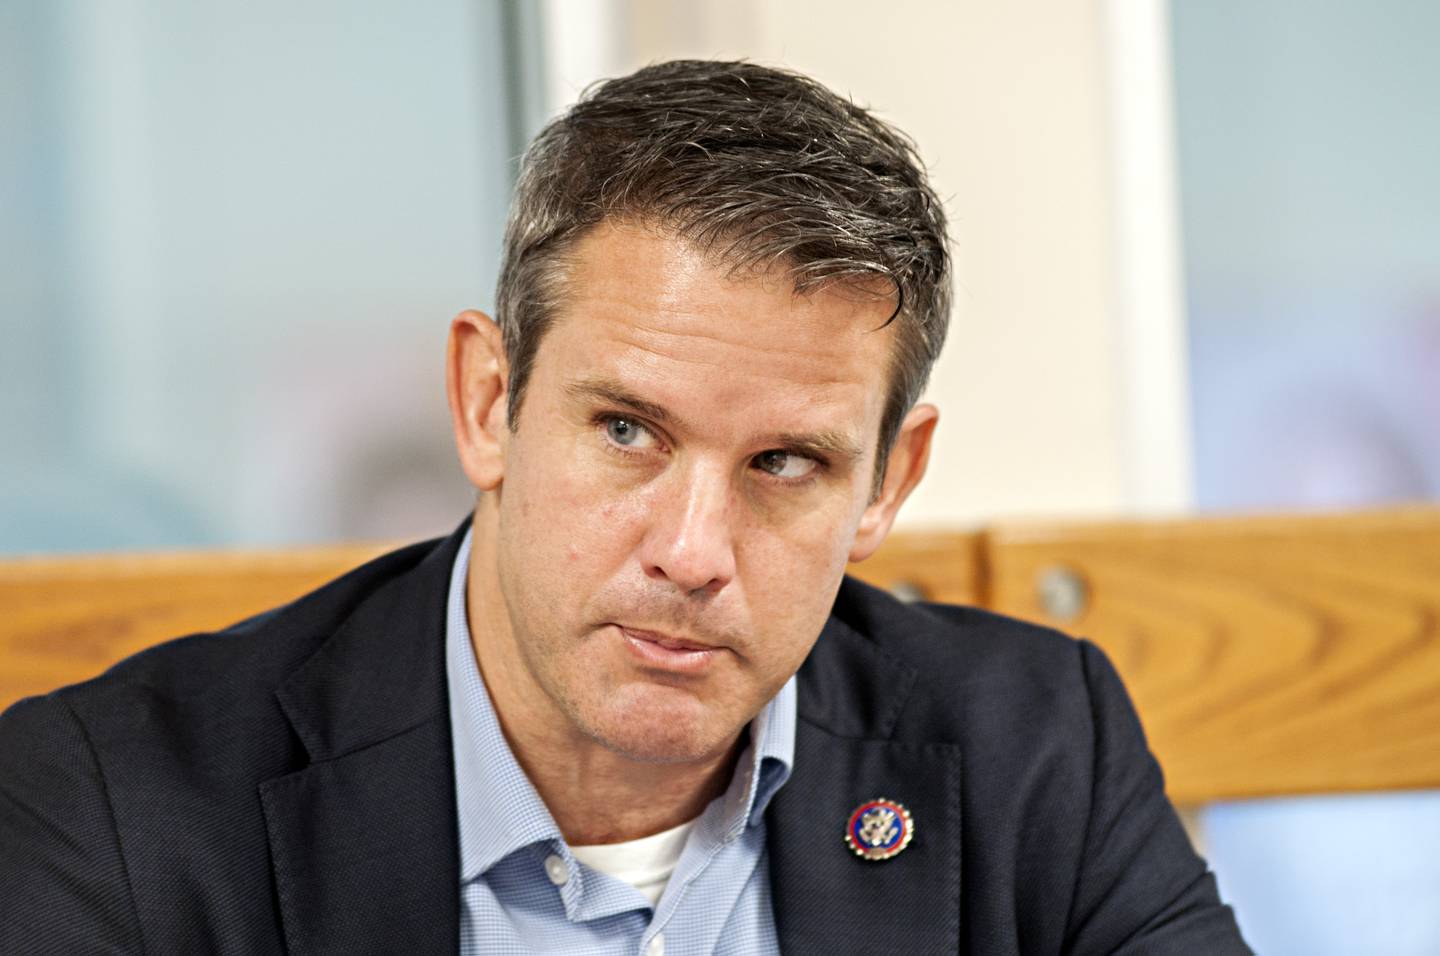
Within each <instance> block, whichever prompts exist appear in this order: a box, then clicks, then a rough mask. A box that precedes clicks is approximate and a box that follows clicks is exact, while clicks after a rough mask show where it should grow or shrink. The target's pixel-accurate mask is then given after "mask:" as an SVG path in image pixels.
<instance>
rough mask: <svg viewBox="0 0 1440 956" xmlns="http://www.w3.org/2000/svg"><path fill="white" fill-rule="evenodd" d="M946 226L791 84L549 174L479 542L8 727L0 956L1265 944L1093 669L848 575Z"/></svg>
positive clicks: (666, 100) (886, 459)
mask: <svg viewBox="0 0 1440 956" xmlns="http://www.w3.org/2000/svg"><path fill="white" fill-rule="evenodd" d="M948 281H949V280H948V273H947V259H946V252H945V236H944V221H943V216H942V214H941V211H940V205H939V203H938V201H937V200H936V198H935V196H934V194H933V193H932V192H931V190H930V188H929V187H928V185H927V184H926V182H925V179H924V176H923V174H922V172H921V171H920V167H919V164H918V162H917V160H916V159H915V157H914V155H913V152H912V150H911V147H910V146H909V144H908V142H907V141H906V140H905V139H904V138H903V137H901V136H900V135H899V134H898V133H896V132H895V131H894V130H892V129H890V128H889V127H887V126H886V125H884V124H883V123H881V122H879V121H878V120H876V119H875V118H874V117H873V116H871V115H869V114H868V113H866V112H865V111H864V110H861V109H859V108H857V107H855V106H854V105H852V104H850V103H848V102H846V101H844V100H841V99H839V98H837V97H835V96H834V95H833V94H831V93H829V92H828V91H826V90H824V89H823V88H821V87H820V86H818V85H817V84H815V83H813V82H812V81H810V80H807V79H805V78H803V77H800V76H796V75H793V74H789V73H783V72H779V71H775V70H769V69H765V68H761V67H757V66H753V65H748V64H738V63H701V62H677V63H668V64H661V65H658V66H654V67H649V68H647V69H644V70H641V71H640V72H638V73H636V74H634V75H632V76H630V77H626V78H623V79H619V80H614V81H611V82H609V83H606V84H604V85H602V86H600V87H599V88H598V89H596V90H595V91H594V92H593V93H592V94H591V95H590V96H589V97H587V98H586V99H585V100H583V101H582V102H581V103H580V104H578V105H577V106H576V107H574V108H573V109H572V110H570V111H569V112H568V113H567V114H566V115H564V116H562V117H561V118H560V119H558V120H557V121H555V122H554V123H552V124H551V125H550V126H549V127H548V128H547V129H546V130H545V131H543V132H542V133H541V134H540V136H539V137H538V138H537V140H536V142H535V143H534V144H533V145H532V147H531V149H530V150H529V152H528V153H527V155H526V158H525V161H524V166H523V170H522V175H521V177H520V182H519V186H518V190H517V197H516V200H515V205H514V209H513V212H512V216H511V221H510V224H509V227H508V230H507V234H506V247H505V260H504V266H503V269H502V275H501V279H500V286H499V294H498V297H497V306H498V307H497V312H498V316H497V320H498V321H497V322H494V323H492V322H491V320H490V319H488V318H487V317H485V316H483V315H481V314H479V313H476V312H466V313H463V314H461V315H460V316H459V317H458V318H457V319H456V320H455V321H454V323H453V325H452V328H451V336H450V342H449V351H448V356H447V372H448V375H447V381H448V392H449V398H450V407H451V411H452V416H453V420H454V429H455V438H456V444H457V447H458V449H459V455H460V460H461V463H462V465H463V467H464V469H465V472H466V474H467V475H468V476H469V477H470V480H471V481H472V482H473V483H474V484H475V486H476V487H477V488H478V489H479V491H480V492H481V494H480V497H479V499H478V503H477V505H476V508H475V512H474V515H473V521H471V522H469V523H468V524H467V525H466V526H462V527H461V529H460V530H459V531H457V532H456V534H455V535H452V536H451V537H450V538H449V539H448V540H446V541H443V542H440V543H438V544H433V543H432V544H424V545H418V546H415V547H412V548H409V549H406V550H404V551H401V552H397V553H396V554H393V555H389V556H387V557H384V558H381V559H380V560H378V561H376V562H374V563H372V564H370V565H367V566H366V567H364V568H361V569H359V570H357V571H355V572H353V573H352V574H350V575H348V576H346V577H345V578H342V579H341V580H339V581H337V582H335V583H333V584H331V585H329V586H327V587H326V588H323V589H321V590H320V591H318V592H316V593H314V594H311V595H309V596H307V597H304V598H302V599H300V600H299V601H297V602H296V603H294V604H292V605H290V606H288V607H285V608H281V609H278V610H275V611H272V612H270V613H268V614H266V615H262V616H261V617H259V618H256V619H253V620H251V621H247V622H245V623H243V624H240V625H237V626H236V627H234V628H231V629H230V630H228V631H226V632H223V633H221V634H217V635H207V636H199V637H192V638H188V639H186V640H184V641H180V642H177V643H174V644H170V645H166V646H163V647H160V648H157V649H155V650H153V651H150V652H148V653H146V654H142V655H140V656H139V657H137V658H134V659H132V660H130V661H128V662H125V663H123V664H121V665H119V666H118V667H116V668H115V669H113V670H112V671H111V672H110V673H109V674H107V675H105V676H104V677H101V678H99V679H97V680H95V681H91V682H89V683H88V684H84V685H80V686H78V687H74V688H68V689H65V690H62V691H58V692H56V693H54V694H51V695H49V696H48V697H45V698H40V699H32V700H29V701H25V702H22V703H20V704H18V705H16V706H15V707H14V708H13V709H12V710H11V711H9V712H8V713H7V714H6V715H5V717H4V719H3V728H0V751H3V752H0V841H3V843H0V845H3V846H4V848H5V849H4V853H5V858H4V862H3V864H0V900H3V903H0V906H3V907H4V919H3V921H0V941H3V943H4V947H3V948H4V949H5V951H6V952H10V951H17V952H42V951H54V952H77V951H90V950H101V951H121V952H130V951H136V952H139V951H142V950H143V951H149V952H196V951H207V952H208V951H215V952H269V951H279V950H282V949H284V950H287V951H290V952H296V953H311V952H344V953H363V952H407V953H408V952H432V951H433V952H453V951H455V950H456V948H457V946H458V948H459V949H460V950H461V951H462V952H467V953H509V952H530V951H544V952H597V953H648V954H659V953H662V952H665V953H671V954H676V953H712V952H713V953H756V952H770V951H775V950H776V949H777V948H780V949H783V950H785V951H787V952H800V953H810V952H886V953H889V952H904V953H909V952H953V951H957V950H962V949H963V950H967V951H970V952H977V953H1005V952H1036V953H1048V952H1077V953H1092V952H1093V953H1102V952H1103V953H1108V952H1114V951H1127V952H1203V953H1227V952H1246V951H1247V950H1246V949H1245V947H1244V945H1243V943H1241V942H1240V940H1239V937H1238V934H1237V933H1236V930H1235V925H1234V922H1233V919H1232V918H1231V915H1230V913H1229V911H1228V910H1227V909H1226V908H1225V907H1223V906H1221V905H1220V903H1219V901H1218V900H1217V898H1216V895H1215V889H1214V884H1213V880H1212V879H1211V878H1210V876H1209V875H1208V874H1207V873H1206V871H1205V866H1204V864H1203V862H1201V861H1200V860H1199V859H1198V858H1197V857H1196V856H1195V855H1194V853H1193V852H1192V851H1191V850H1190V848H1189V845H1188V843H1187V842H1186V839H1185V836H1184V833H1183V832H1182V831H1181V829H1180V826H1179V824H1178V823H1177V821H1176V818H1175V815H1174V813H1173V811H1172V809H1171V808H1170V806H1169V804H1168V803H1167V802H1166V800H1165V797H1164V794H1163V791H1162V786H1161V780H1160V775H1159V771H1158V769H1157V768H1156V766H1155V764H1154V761H1153V760H1152V759H1151V758H1150V757H1149V755H1148V753H1147V752H1146V750H1145V746H1144V742H1143V739H1142V737H1141V733H1140V729H1139V726H1138V724H1137V722H1136V720H1135V718H1134V715H1133V713H1132V711H1131V709H1130V706H1129V704H1128V702H1127V699H1126V697H1125V693H1124V691H1123V689H1122V687H1121V685H1120V683H1119V680H1118V678H1117V677H1116V676H1115V674H1114V672H1113V670H1112V669H1111V668H1110V666H1109V664H1108V663H1107V662H1106V660H1105V659H1104V657H1103V656H1102V655H1101V654H1100V652H1099V651H1097V650H1096V649H1095V648H1094V647H1093V646H1091V645H1089V644H1085V643H1079V642H1073V641H1071V640H1069V639H1068V638H1064V637H1062V636H1060V635H1056V634H1052V633H1049V632H1044V631H1041V630H1040V629H1037V628H1034V627H1030V626H1027V625H1023V624H1020V623H1018V622H1013V621H1007V620H1004V619H1000V618H996V617H993V616H990V615H985V614H982V613H980V612H976V611H970V610H964V609H959V608H949V607H939V606H934V607H925V608H921V607H906V606H902V605H900V604H898V603H896V602H895V601H893V600H891V599H890V598H889V597H888V596H886V595H884V594H881V593H879V592H876V591H874V590H872V589H870V588H867V587H865V586H863V585H860V584H858V583H855V582H852V581H848V580H845V579H844V578H843V574H844V568H845V565H846V563H847V562H849V561H859V560H863V559H864V558H865V557H867V556H868V555H870V554H871V553H873V552H874V551H875V549H876V548H877V547H878V546H879V545H880V543H881V541H882V540H883V539H884V537H885V535H886V533H887V532H888V531H889V529H890V526H891V523H892V522H893V520H894V518H895V515H896V512H897V511H898V509H899V508H900V506H901V504H902V503H903V502H904V500H905V498H906V497H907V496H908V494H909V493H910V491H911V490H912V489H913V488H914V487H915V485H916V483H917V482H918V481H919V480H920V478H921V475H922V474H923V473H924V470H925V464H926V459H927V455H928V452H929V447H930V437H931V433H932V431H933V429H934V427H935V423H936V411H935V409H934V408H932V407H931V406H928V405H923V404H916V400H917V397H918V395H919V393H920V390H921V388H922V387H923V384H924V382H925V378H926V375H927V373H928V370H929V368H930V366H931V364H932V363H933V361H934V359H935V356H936V354H937V352H938V350H939V348H940V344H941V342H942V340H943V339H944V335H945V327H946V321H947V310H948V295H947V292H948Z"/></svg>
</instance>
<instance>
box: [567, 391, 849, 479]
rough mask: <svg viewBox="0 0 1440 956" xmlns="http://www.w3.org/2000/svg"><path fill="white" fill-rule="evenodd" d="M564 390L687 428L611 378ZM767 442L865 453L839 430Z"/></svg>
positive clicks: (836, 454) (813, 452) (813, 453)
mask: <svg viewBox="0 0 1440 956" xmlns="http://www.w3.org/2000/svg"><path fill="white" fill-rule="evenodd" d="M565 392H566V393H567V394H568V395H569V396H570V397H571V398H573V399H576V400H578V401H581V402H598V403H602V404H606V405H615V406H618V407H621V408H628V409H629V410H630V411H633V412H635V413H636V414H637V415H640V416H642V417H644V418H648V419H649V420H650V421H652V422H655V423H656V424H658V425H666V426H669V427H673V428H679V429H682V430H684V429H686V424H685V422H684V421H683V420H681V419H679V418H677V417H676V416H675V415H674V414H672V413H671V412H670V411H669V409H667V408H665V406H664V405H659V404H657V403H655V402H651V401H647V400H645V399H643V398H641V397H639V396H638V395H636V394H634V393H633V392H631V391H629V390H628V389H626V388H625V386H623V385H621V384H620V383H619V382H616V381H614V380H613V379H608V378H592V379H584V380H581V381H578V382H570V383H569V384H567V385H566V386H565ZM766 443H767V444H770V445H772V446H773V447H774V448H776V449H778V450H781V451H787V452H792V453H794V454H797V455H804V456H805V457H806V458H829V459H832V460H840V461H844V462H858V461H859V460H860V459H861V458H863V457H864V455H865V451H864V449H862V448H861V447H860V446H858V445H857V444H856V443H855V442H854V440H853V439H851V437H850V436H849V435H847V434H845V433H844V432H839V431H822V432H779V433H776V434H773V435H768V436H766Z"/></svg>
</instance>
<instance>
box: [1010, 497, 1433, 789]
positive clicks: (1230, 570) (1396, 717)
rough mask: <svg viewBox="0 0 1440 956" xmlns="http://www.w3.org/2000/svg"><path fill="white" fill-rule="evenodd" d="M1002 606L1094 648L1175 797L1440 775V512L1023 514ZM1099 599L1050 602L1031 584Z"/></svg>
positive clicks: (1389, 784) (1428, 781)
mask: <svg viewBox="0 0 1440 956" xmlns="http://www.w3.org/2000/svg"><path fill="white" fill-rule="evenodd" d="M984 552H985V562H986V565H987V579H988V589H989V590H988V595H987V600H988V603H989V604H990V606H992V607H993V608H994V609H995V610H998V611H1001V612H1002V613H1007V614H1013V615H1016V616H1018V617H1025V618H1030V619H1034V620H1038V621H1042V622H1045V623H1051V624H1055V625H1057V626H1061V627H1063V628H1064V629H1066V630H1068V631H1070V632H1072V633H1075V634H1079V635H1085V636H1088V637H1090V638H1092V639H1093V640H1095V641H1096V643H1098V644H1100V645H1101V646H1102V647H1103V648H1104V649H1105V650H1106V652H1107V653H1108V654H1109V655H1110V657H1111V659H1112V660H1113V661H1114V662H1115V665H1116V667H1117V668H1118V669H1119V671H1120V673H1121V674H1122V675H1123V676H1124V678H1125V682H1126V685H1127V686H1128V687H1129V688H1130V691H1131V694H1132V696H1133V697H1134V699H1135V702H1136V706H1137V708H1138V709H1139V711H1140V714H1141V716H1142V719H1143V722H1144V724H1145V728H1146V731H1147V733H1148V734H1149V737H1150V742H1151V746H1152V749H1153V750H1154V751H1155V753H1156V755H1157V757H1158V758H1159V759H1160V762H1161V764H1162V766H1163V767H1164V769H1165V773H1166V777H1167V780H1168V789H1169V791H1170V794H1171V796H1172V798H1174V799H1175V800H1176V801H1177V802H1201V801H1207V800H1215V799H1225V798H1232V797H1254V796H1266V795H1276V794H1297V793H1314V792H1328V791H1351V790H1388V789H1398V788H1413V787H1440V510H1436V509H1414V510H1402V511H1397V512H1384V513H1375V514H1361V515H1349V516H1308V517H1259V518H1235V519H1210V520H1204V519H1200V520H1184V521H1167V522H1153V523H1119V524H1092V525H1076V524H1057V525H1051V526H1043V525H1015V526H1006V527H997V528H992V529H990V530H989V531H988V532H987V534H986V541H985V545H984ZM1054 568H1063V569H1068V570H1070V571H1072V572H1073V573H1074V574H1076V575H1077V576H1078V578H1079V579H1080V580H1081V581H1083V582H1084V585H1085V588H1086V590H1087V591H1088V594H1089V600H1088V603H1087V605H1086V606H1085V608H1084V609H1083V611H1082V613H1081V614H1080V616H1079V617H1077V618H1075V619H1074V620H1071V621H1058V620H1055V619H1053V618H1051V617H1050V615H1049V614H1047V612H1046V610H1045V607H1044V606H1042V603H1041V600H1040V597H1039V594H1038V593H1037V581H1038V580H1039V577H1040V575H1042V574H1043V573H1044V572H1045V571H1047V570H1048V569H1054Z"/></svg>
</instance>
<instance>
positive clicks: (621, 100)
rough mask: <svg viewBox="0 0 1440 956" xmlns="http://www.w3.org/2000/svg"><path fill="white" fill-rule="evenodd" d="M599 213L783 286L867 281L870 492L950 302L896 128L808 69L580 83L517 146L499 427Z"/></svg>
mask: <svg viewBox="0 0 1440 956" xmlns="http://www.w3.org/2000/svg"><path fill="white" fill-rule="evenodd" d="M605 221H612V222H616V221H639V222H647V223H653V224H655V225H658V226H659V227H661V228H662V229H665V230H667V231H669V232H671V233H673V234H674V235H677V236H680V237H683V238H685V239H686V240H688V241H690V242H693V243H695V244H697V245H698V246H699V247H700V248H702V249H704V250H706V251H707V252H710V253H713V254H715V255H716V256H717V257H718V258H719V259H720V261H722V262H726V263H728V264H730V265H732V266H733V267H735V268H736V269H740V268H746V267H752V268H759V269H765V268H768V267H771V266H774V265H780V266H783V267H786V268H787V269H788V271H789V273H790V275H791V276H792V278H793V281H794V284H795V291H796V293H797V294H803V293H805V292H807V291H811V290H813V289H816V288H818V287H820V286H822V285H825V284H828V283H832V282H844V283H847V284H849V285H853V286H855V287H856V288H857V289H860V290H862V291H871V290H873V289H874V288H875V287H876V284H877V280H878V282H879V283H880V286H881V287H882V288H883V290H884V291H883V293H881V294H883V295H884V296H886V297H887V298H888V297H890V296H892V295H893V296H894V300H895V303H896V304H895V309H894V311H893V312H892V313H891V316H890V320H889V321H891V322H894V321H899V322H901V325H900V326H899V327H898V328H897V330H896V332H897V334H896V346H895V352H894V355H893V358H892V363H891V378H890V390H889V394H888V395H887V396H886V403H885V409H884V412H883V416H882V419H881V425H880V435H879V445H878V449H879V450H878V456H879V458H878V461H877V462H876V471H875V476H876V488H877V490H878V485H879V481H880V478H881V477H882V476H883V474H884V467H885V464H884V463H885V459H886V457H887V456H888V453H889V449H890V446H891V445H892V444H893V442H894V441H895V437H896V435H897V434H898V432H899V428H900V423H901V421H902V420H903V419H904V417H905V414H906V412H908V411H909V410H910V408H911V406H913V405H914V404H915V402H916V400H918V398H919V397H920V393H921V391H922V390H923V389H924V387H925V382H926V380H927V379H928V377H929V374H930V368H931V366H932V365H933V364H934V362H935V359H936V357H937V356H938V355H939V353H940V346H941V345H942V344H943V343H944V340H945V330H946V326H947V325H948V323H949V313H950V282H949V275H948V272H949V255H948V252H947V244H946V235H945V214H944V211H943V210H942V209H941V206H940V202H939V200H938V198H937V197H936V196H935V193H934V192H933V191H932V190H931V188H930V185H929V183H928V182H927V180H926V176H925V171H924V166H923V164H922V163H921V162H920V159H919V157H918V156H917V155H916V152H915V146H914V143H913V142H912V141H911V140H910V139H909V138H908V137H907V136H905V134H903V133H901V132H900V131H899V130H897V129H895V128H894V127H892V126H890V125H889V124H887V123H885V122H884V121H882V120H880V119H878V118H876V117H875V116H874V115H873V114H871V113H870V112H869V111H867V110H865V109H863V108H861V107H859V106H856V105H855V104H854V103H853V102H851V101H849V100H846V99H843V98H841V97H839V96H837V95H835V94H834V93H832V92H831V91H830V90H828V89H826V88H825V87H823V86H821V85H820V84H819V83H817V82H815V81H814V80H812V79H810V78H809V77H806V76H802V75H800V74H798V73H793V72H789V71H786V70H778V69H773V68H770V67H764V66H758V65H756V64H753V63H744V62H719V61H705V60H675V61H671V62H668V63H658V64H655V65H652V66H648V67H645V68H644V69H641V70H639V71H637V72H635V73H632V74H630V75H629V76H624V77H620V78H618V79H612V80H606V81H604V82H602V83H599V84H596V85H594V86H592V87H591V88H590V89H589V90H587V91H586V93H585V94H584V95H583V96H582V97H581V99H580V101H579V102H578V103H576V104H575V105H574V106H572V107H570V109H569V110H567V111H566V112H565V113H563V114H562V115H560V116H559V117H557V118H556V119H554V120H553V121H551V122H550V123H549V124H548V125H547V126H546V127H545V128H544V129H543V130H541V131H540V133H539V135H538V136H536V137H535V139H534V141H533V142H532V143H531V144H530V147H529V149H528V150H526V152H525V156H524V158H523V159H522V160H521V167H520V177H519V182H518V184H517V186H516V192H515V201H514V203H513V204H512V206H511V210H510V220H509V223H508V224H507V226H506V229H505V249H504V254H503V257H502V264H501V270H500V280H499V286H498V289H497V290H496V296H495V307H496V309H495V310H496V319H497V321H498V323H499V326H500V329H501V333H502V336H503V339H504V345H505V352H506V356H507V359H508V361H509V365H510V382H509V387H510V396H509V405H508V411H509V419H510V425H511V427H512V428H514V427H515V426H516V424H517V422H518V420H519V413H520V407H521V402H522V400H523V398H524V393H525V386H526V383H527V382H528V380H529V377H530V373H531V370H532V368H533V366H534V362H535V355H536V353H537V351H538V350H539V347H540V342H541V340H542V339H543V338H544V336H545V333H546V331H548V329H549V327H550V324H551V322H552V321H553V320H554V316H555V312H556V310H557V309H558V307H559V306H560V304H561V301H562V298H563V294H564V291H565V290H564V279H565V276H566V275H567V273H568V268H567V266H568V260H567V254H568V253H569V252H571V251H572V250H573V248H574V246H575V244H576V243H577V242H578V241H579V239H580V238H581V237H583V236H584V235H585V234H586V233H587V232H589V231H590V230H591V229H592V228H593V227H595V226H597V225H598V224H600V223H601V222H605Z"/></svg>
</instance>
